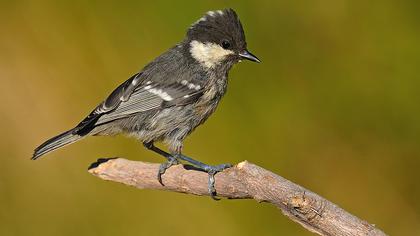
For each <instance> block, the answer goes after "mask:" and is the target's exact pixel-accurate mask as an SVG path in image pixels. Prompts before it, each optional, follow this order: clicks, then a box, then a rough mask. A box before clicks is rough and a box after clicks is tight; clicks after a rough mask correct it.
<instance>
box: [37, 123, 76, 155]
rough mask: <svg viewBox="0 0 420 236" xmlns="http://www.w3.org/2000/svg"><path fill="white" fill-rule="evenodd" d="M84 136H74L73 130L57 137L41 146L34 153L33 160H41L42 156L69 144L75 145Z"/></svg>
mask: <svg viewBox="0 0 420 236" xmlns="http://www.w3.org/2000/svg"><path fill="white" fill-rule="evenodd" d="M83 137H84V136H80V135H78V134H73V129H72V130H69V131H66V132H64V133H62V134H60V135H57V136H55V137H53V138H51V139H49V140H47V141H45V142H44V143H43V144H41V145H40V146H39V147H37V148H36V149H35V151H34V154H33V156H32V158H31V159H32V160H36V159H38V158H40V157H41V156H42V155H44V154H47V153H49V152H51V151H54V150H56V149H58V148H61V147H63V146H66V145H68V144H71V143H74V142H76V141H78V140H80V139H82V138H83Z"/></svg>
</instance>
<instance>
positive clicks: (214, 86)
mask: <svg viewBox="0 0 420 236" xmlns="http://www.w3.org/2000/svg"><path fill="white" fill-rule="evenodd" d="M226 88H227V80H226V77H222V78H219V79H213V80H211V81H210V83H209V84H207V86H206V87H205V92H204V93H203V95H202V96H201V97H200V99H199V100H198V101H197V103H196V105H195V113H196V115H197V116H198V117H199V118H200V122H199V123H200V124H201V123H203V122H204V121H206V120H207V118H208V117H209V116H210V115H211V114H212V113H213V112H214V111H215V110H216V107H217V105H218V104H219V102H220V100H221V99H222V97H223V95H224V94H225V93H226Z"/></svg>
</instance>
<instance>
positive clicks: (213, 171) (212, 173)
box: [205, 164, 232, 201]
mask: <svg viewBox="0 0 420 236" xmlns="http://www.w3.org/2000/svg"><path fill="white" fill-rule="evenodd" d="M230 167H232V165H231V164H221V165H217V166H208V167H207V168H205V171H206V172H207V173H208V174H209V184H208V190H209V194H210V197H211V198H212V199H213V200H216V201H218V200H220V198H217V197H216V196H217V192H216V188H215V187H214V183H215V182H216V180H215V178H214V176H215V175H216V174H217V173H219V172H221V171H223V170H225V169H227V168H230Z"/></svg>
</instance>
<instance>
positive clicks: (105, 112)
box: [75, 73, 204, 135]
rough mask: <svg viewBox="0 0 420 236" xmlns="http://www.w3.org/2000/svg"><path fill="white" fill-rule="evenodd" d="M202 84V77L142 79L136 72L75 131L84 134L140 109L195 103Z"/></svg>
mask: <svg viewBox="0 0 420 236" xmlns="http://www.w3.org/2000/svg"><path fill="white" fill-rule="evenodd" d="M203 87H204V84H203V80H201V79H190V80H189V81H188V80H182V81H180V82H175V81H172V82H165V81H163V82H157V81H153V80H147V79H145V78H143V77H142V74H141V73H138V74H135V75H133V76H132V77H131V78H130V79H128V80H127V81H126V82H124V83H123V84H121V85H120V86H119V87H118V88H116V89H115V90H114V91H113V92H112V93H111V95H109V97H108V98H107V99H106V100H105V101H104V102H102V103H101V104H99V106H98V107H97V108H96V109H95V110H93V111H92V112H91V113H90V114H89V116H87V117H86V118H85V119H84V120H83V121H82V122H81V123H80V124H79V125H78V126H77V127H76V130H75V133H77V134H79V135H84V134H87V133H88V132H90V131H91V130H92V129H93V128H95V127H96V126H98V125H101V124H105V123H108V122H112V121H114V120H117V119H121V118H125V117H129V116H132V115H135V114H137V113H140V112H146V111H151V110H156V109H163V108H167V107H170V106H179V105H186V104H190V103H194V102H196V101H197V100H198V98H199V97H200V96H201V95H202V94H203Z"/></svg>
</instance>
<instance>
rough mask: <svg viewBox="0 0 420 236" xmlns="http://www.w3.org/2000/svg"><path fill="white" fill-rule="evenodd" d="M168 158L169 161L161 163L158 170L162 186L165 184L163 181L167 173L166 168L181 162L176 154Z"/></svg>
mask: <svg viewBox="0 0 420 236" xmlns="http://www.w3.org/2000/svg"><path fill="white" fill-rule="evenodd" d="M167 159H168V161H166V162H165V163H162V164H160V166H159V171H158V174H157V178H158V181H159V183H160V184H161V185H162V186H163V185H164V184H163V182H162V175H163V174H165V172H166V170H167V169H168V168H169V167H171V166H173V165H178V164H179V161H178V159H177V158H176V157H174V156H168V157H167Z"/></svg>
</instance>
